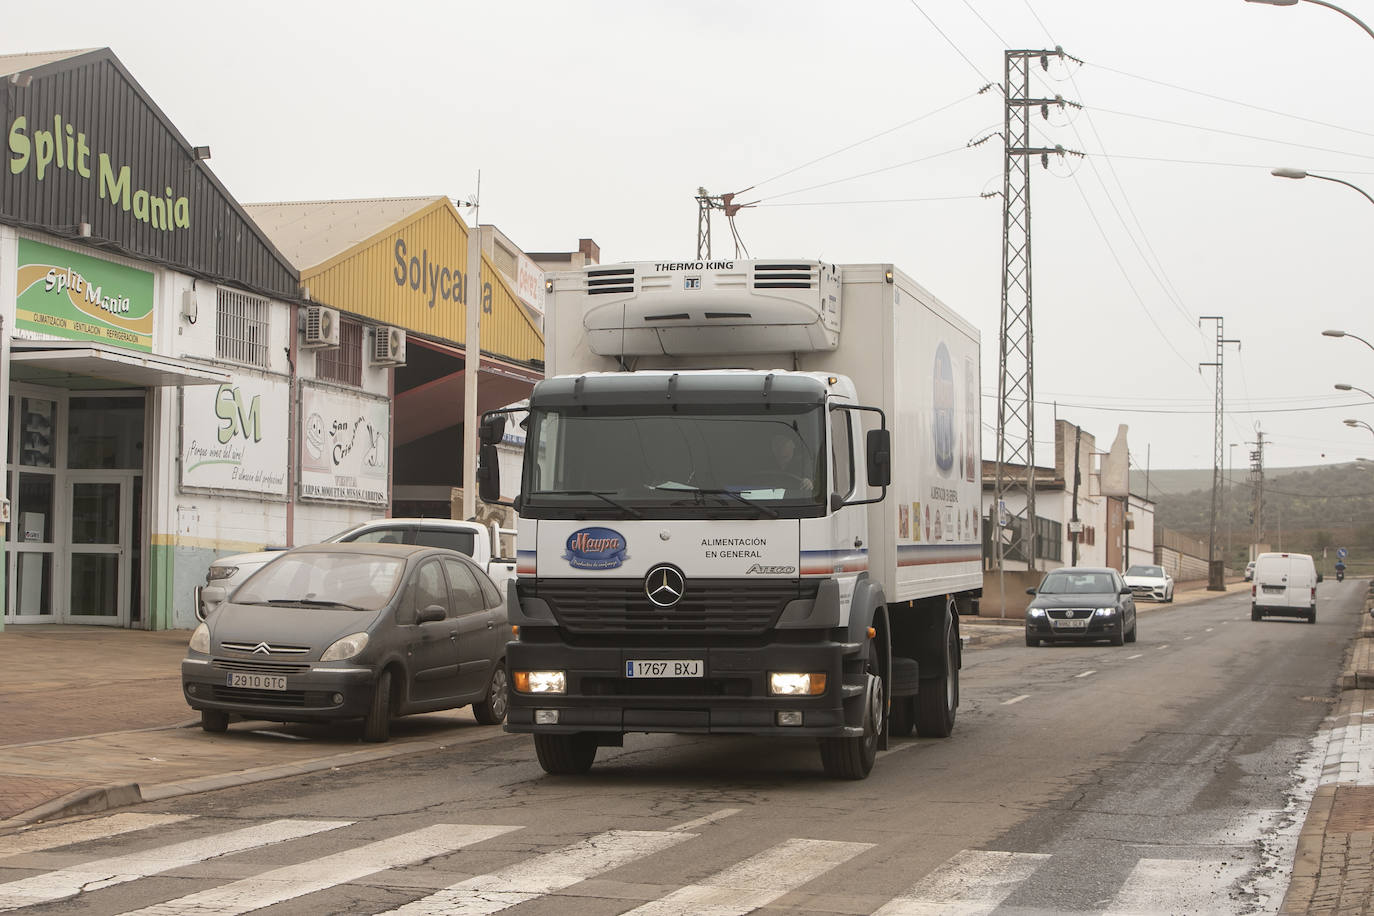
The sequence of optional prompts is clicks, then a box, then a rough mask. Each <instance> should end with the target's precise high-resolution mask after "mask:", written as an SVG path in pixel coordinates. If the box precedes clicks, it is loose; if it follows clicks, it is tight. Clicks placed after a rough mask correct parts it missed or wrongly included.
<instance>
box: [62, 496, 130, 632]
mask: <svg viewBox="0 0 1374 916" xmlns="http://www.w3.org/2000/svg"><path fill="white" fill-rule="evenodd" d="M132 485H133V479H132V475H129V474H122V475H118V476H115V475H99V476H95V475H91V476H87V475H85V474H82V475H79V476H78V475H76V474H73V475H72V479H71V481H70V483H69V484H68V493H67V496H68V500H67V502H68V505H69V506H70V507H71V516H70V523H71V527H70V529H69V530H70V533H71V540H70V543H71V547H70V549H69V553H68V560H67V578H68V583H69V591H68V593H67V594H68V603H67V619H68V620H69V621H70V622H72V623H108V624H112V625H115V626H126V625H127V624H128V621H129V581H130V575H129V555H130V549H129V548H130V544H129V527H130V526H129V525H128V523H127V520H128V519H129V518H130V517H131V516H132V505H131V501H132V500H131V495H132V490H133V486H132Z"/></svg>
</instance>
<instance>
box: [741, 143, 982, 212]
mask: <svg viewBox="0 0 1374 916" xmlns="http://www.w3.org/2000/svg"><path fill="white" fill-rule="evenodd" d="M966 149H969V147H968V145H967V144H966V145H964V146H956V147H954V148H953V149H947V150H945V151H944V152H940V153H931V154H930V155H929V156H920V157H918V158H916V159H908V160H907V161H906V162H899V163H897V164H896V165H885V166H883V167H882V168H878V169H873V170H871V171H867V172H861V173H860V174H858V175H850V176H848V177H845V178H836V179H835V180H833V181H824V182H821V183H820V184H813V185H811V186H810V187H806V188H797V189H796V190H793V191H783V192H782V193H781V194H774V195H773V196H772V197H760V198H759V199H758V200H756V201H753V202H752V203H750V204H744V205H743V206H753V205H754V204H761V203H762V202H763V201H765V200H777V199H778V198H780V197H790V196H792V195H793V194H804V193H806V192H807V191H817V190H819V189H821V188H828V187H830V186H831V185H837V184H843V183H844V182H846V181H857V180H858V179H860V178H868V177H870V176H872V175H879V174H881V173H883V172H890V171H892V170H893V169H900V168H905V167H906V166H908V165H916V164H917V163H920V162H929V161H930V160H932V159H939V158H940V157H941V156H948V155H950V154H952V153H958V152H962V151H963V150H966Z"/></svg>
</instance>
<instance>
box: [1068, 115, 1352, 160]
mask: <svg viewBox="0 0 1374 916" xmlns="http://www.w3.org/2000/svg"><path fill="white" fill-rule="evenodd" d="M1093 110H1094V111H1098V112H1101V113H1102V114H1109V115H1116V116H1118V117H1122V118H1136V119H1138V120H1141V121H1154V122H1155V123H1157V124H1168V125H1171V126H1173V127H1186V128H1188V129H1189V130H1200V131H1206V132H1207V133H1213V134H1222V135H1223V136H1227V137H1239V138H1240V139H1242V140H1258V141H1260V142H1261V143H1279V144H1283V145H1284V146H1296V147H1298V148H1299V149H1311V150H1317V151H1318V152H1322V153H1335V154H1336V155H1338V156H1353V157H1355V158H1356V159H1374V155H1368V154H1365V153H1352V152H1349V151H1347V150H1339V149H1332V148H1330V147H1328V146H1315V145H1313V144H1310V143H1298V142H1297V141H1295V140H1278V139H1275V138H1274V137H1261V136H1259V135H1257V134H1245V133H1241V132H1240V131H1236V130H1226V129H1224V128H1221V127H1207V126H1206V125H1203V124H1189V123H1188V122H1187V121H1174V120H1172V119H1170V118H1159V117H1155V116H1153V115H1143V114H1134V113H1132V112H1129V111H1117V110H1116V109H1113V108H1100V107H1094V109H1093Z"/></svg>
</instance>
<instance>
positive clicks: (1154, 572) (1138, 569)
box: [1126, 566, 1164, 579]
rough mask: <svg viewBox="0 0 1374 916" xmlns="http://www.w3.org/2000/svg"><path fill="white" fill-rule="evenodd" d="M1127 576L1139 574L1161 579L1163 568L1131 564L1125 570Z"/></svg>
mask: <svg viewBox="0 0 1374 916" xmlns="http://www.w3.org/2000/svg"><path fill="white" fill-rule="evenodd" d="M1126 575H1128V576H1140V577H1141V578H1145V579H1163V578H1164V568H1163V567H1162V566H1132V567H1131V568H1130V569H1128V570H1126Z"/></svg>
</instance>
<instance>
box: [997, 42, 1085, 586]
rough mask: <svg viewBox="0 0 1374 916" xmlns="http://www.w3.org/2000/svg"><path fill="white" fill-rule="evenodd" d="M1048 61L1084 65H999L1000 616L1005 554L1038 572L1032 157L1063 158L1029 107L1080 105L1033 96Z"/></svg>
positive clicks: (1015, 60)
mask: <svg viewBox="0 0 1374 916" xmlns="http://www.w3.org/2000/svg"><path fill="white" fill-rule="evenodd" d="M1052 57H1058V58H1060V59H1063V58H1068V59H1069V60H1073V61H1075V62H1078V63H1081V61H1078V59H1077V58H1074V57H1071V56H1070V55H1068V54H1065V53H1064V51H1063V50H1062V49H1055V50H1053V51H1010V50H1009V51H1006V52H1005V60H1004V64H1005V71H1004V78H1003V84H1002V95H1003V98H1004V99H1005V100H1006V111H1005V118H1004V129H1003V132H1002V139H1003V142H1004V144H1005V146H1006V153H1005V163H1004V168H1003V173H1002V320H1001V328H1000V331H999V334H998V345H999V352H998V361H997V369H998V381H997V481H996V486H995V489H994V497H993V510H994V511H995V512H996V513H997V522H998V528H997V530H996V532H995V534H996V543H997V574H998V578H999V590H1000V591H1001V592H1002V595H1003V599H1002V601H1003V608H1004V611H1005V606H1006V597H1005V596H1006V589H1005V587H1004V583H1003V582H1002V581H1001V579H1002V575H1003V573H1004V571H1005V567H1006V559H1007V556H1008V555H1009V554H1010V555H1013V556H1015V555H1016V554H1017V553H1019V554H1020V558H1021V559H1024V560H1025V562H1026V569H1027V571H1031V572H1033V571H1034V570H1035V569H1036V566H1037V564H1036V543H1035V538H1036V524H1035V521H1036V515H1035V374H1034V359H1033V355H1034V334H1033V323H1032V321H1031V315H1032V309H1031V209H1030V176H1031V165H1030V157H1031V156H1038V157H1039V158H1040V162H1041V165H1042V167H1048V166H1049V157H1050V156H1063V155H1065V153H1066V151H1065V149H1064V147H1062V146H1056V147H1052V148H1051V147H1032V146H1031V145H1030V139H1031V138H1030V119H1031V109H1032V108H1039V109H1040V113H1041V115H1042V117H1044V118H1046V119H1048V118H1049V110H1050V106H1051V105H1053V106H1055V107H1057V108H1061V109H1062V108H1063V107H1065V106H1066V105H1074V107H1080V106H1077V105H1075V104H1074V103H1071V102H1065V101H1064V99H1063V97H1062V96H1061V97H1057V98H1053V99H1048V98H1032V97H1031V95H1030V73H1031V62H1032V61H1039V63H1040V66H1041V68H1042V69H1045V70H1048V69H1049V63H1050V58H1052ZM1078 155H1081V154H1078ZM1018 469H1019V470H1018ZM1009 470H1010V475H1009V474H1008V471H1009ZM1003 523H1005V528H1006V530H1005V531H1004V530H1003ZM1075 543H1076V542H1075ZM1018 548H1019V550H1018Z"/></svg>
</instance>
